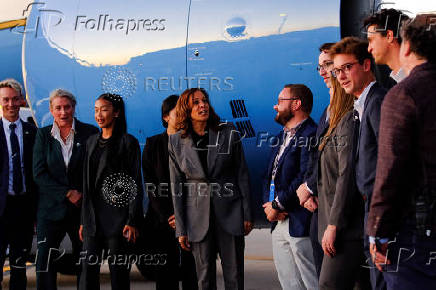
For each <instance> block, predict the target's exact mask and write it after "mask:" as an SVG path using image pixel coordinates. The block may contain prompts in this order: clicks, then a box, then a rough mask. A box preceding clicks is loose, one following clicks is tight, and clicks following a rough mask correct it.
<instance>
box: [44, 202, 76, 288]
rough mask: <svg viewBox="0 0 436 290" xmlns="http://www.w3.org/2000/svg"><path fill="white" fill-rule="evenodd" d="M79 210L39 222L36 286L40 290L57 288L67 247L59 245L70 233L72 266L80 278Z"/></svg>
mask: <svg viewBox="0 0 436 290" xmlns="http://www.w3.org/2000/svg"><path fill="white" fill-rule="evenodd" d="M79 213H80V212H79V210H78V209H74V210H72V211H70V214H67V215H66V216H65V218H64V219H62V220H59V221H50V220H44V219H39V220H38V224H37V240H38V247H37V248H38V253H37V258H36V287H37V289H38V290H55V289H57V284H56V278H57V272H58V270H59V267H60V266H61V265H60V263H59V262H60V261H62V259H61V258H62V257H63V256H65V249H60V248H59V246H60V244H61V242H62V240H63V239H64V237H65V235H66V234H68V236H69V238H70V240H71V244H72V250H73V261H72V265H71V266H70V267H73V268H74V271H73V272H75V273H76V274H77V281H79V278H80V267H79V253H80V249H81V247H82V242H81V241H80V239H79V226H80V225H79V222H80V218H79Z"/></svg>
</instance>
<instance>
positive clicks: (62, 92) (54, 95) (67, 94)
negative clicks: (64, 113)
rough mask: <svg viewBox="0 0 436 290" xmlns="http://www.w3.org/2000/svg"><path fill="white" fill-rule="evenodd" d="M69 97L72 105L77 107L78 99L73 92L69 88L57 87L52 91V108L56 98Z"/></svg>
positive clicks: (50, 99)
mask: <svg viewBox="0 0 436 290" xmlns="http://www.w3.org/2000/svg"><path fill="white" fill-rule="evenodd" d="M60 97H62V98H67V99H68V100H70V102H71V105H72V106H73V108H75V107H76V104H77V101H76V97H74V95H73V94H72V93H70V92H69V91H67V90H64V89H55V90H53V91H52V92H51V93H50V98H49V101H50V108H51V103H52V102H53V100H54V99H56V98H60Z"/></svg>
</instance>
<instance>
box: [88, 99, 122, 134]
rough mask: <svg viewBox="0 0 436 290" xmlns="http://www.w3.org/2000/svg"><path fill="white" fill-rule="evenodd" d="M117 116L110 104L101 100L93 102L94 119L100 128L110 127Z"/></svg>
mask: <svg viewBox="0 0 436 290" xmlns="http://www.w3.org/2000/svg"><path fill="white" fill-rule="evenodd" d="M118 114H119V113H118V112H115V111H114V106H113V105H112V103H111V102H109V101H107V100H105V99H103V98H102V99H98V100H97V101H95V107H94V117H95V121H96V122H97V124H98V126H99V127H100V128H102V129H103V128H110V127H112V126H113V125H114V121H115V118H117V117H118Z"/></svg>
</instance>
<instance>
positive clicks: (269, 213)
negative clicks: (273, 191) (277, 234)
mask: <svg viewBox="0 0 436 290" xmlns="http://www.w3.org/2000/svg"><path fill="white" fill-rule="evenodd" d="M262 207H263V211H264V212H265V215H266V219H267V220H268V221H270V222H275V221H277V218H278V215H279V213H280V212H279V211H278V210H276V209H273V208H272V205H271V202H266V203H264V204H263V205H262Z"/></svg>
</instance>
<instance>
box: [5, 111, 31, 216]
mask: <svg viewBox="0 0 436 290" xmlns="http://www.w3.org/2000/svg"><path fill="white" fill-rule="evenodd" d="M21 125H22V126H23V146H24V147H23V156H22V158H23V161H24V177H25V182H26V191H27V195H28V196H29V207H31V210H32V211H35V210H36V207H35V204H36V188H35V183H34V182H33V174H32V148H33V144H34V143H35V134H36V128H35V126H33V125H32V124H30V123H27V122H24V121H22V120H21ZM0 148H1V149H0V172H1V174H0V176H1V177H0V217H1V216H2V215H3V212H4V209H5V207H6V196H7V194H8V187H9V153H8V146H7V143H6V136H5V133H4V129H3V122H2V120H1V118H0ZM30 204H31V205H30ZM29 210H30V209H29ZM32 214H33V213H32Z"/></svg>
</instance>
